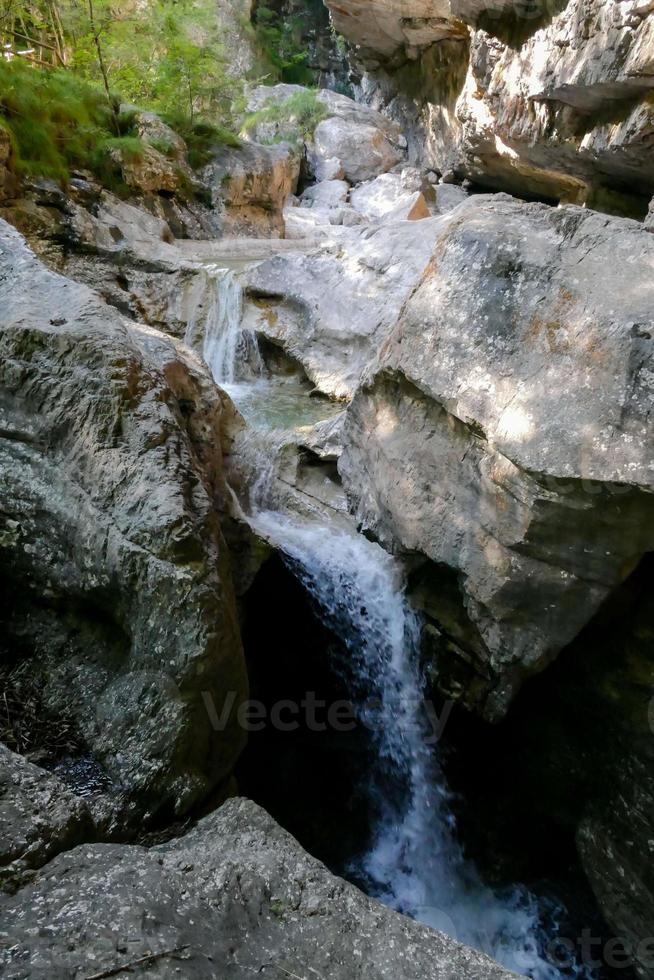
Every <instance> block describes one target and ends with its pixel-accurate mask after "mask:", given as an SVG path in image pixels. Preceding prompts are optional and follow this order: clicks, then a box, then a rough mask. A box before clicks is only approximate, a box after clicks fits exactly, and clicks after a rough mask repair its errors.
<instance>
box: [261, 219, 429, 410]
mask: <svg viewBox="0 0 654 980" xmlns="http://www.w3.org/2000/svg"><path fill="white" fill-rule="evenodd" d="M314 210H315V209H313V208H312V209H311V210H307V214H313V213H314ZM437 221H438V219H435V218H431V219H429V220H426V221H420V222H417V223H416V222H407V221H400V222H396V223H395V224H388V225H383V226H380V227H379V228H374V229H366V230H365V231H364V233H363V234H361V233H356V234H352V233H350V234H349V235H347V237H343V238H342V240H341V242H340V243H339V244H338V245H334V246H330V247H324V248H322V249H321V250H320V251H314V252H312V253H309V254H305V255H303V254H297V253H296V254H292V253H288V254H284V255H278V256H275V257H274V258H272V259H270V260H269V261H267V262H263V263H261V265H259V266H257V267H256V268H254V269H252V270H251V271H250V272H249V273H248V277H247V285H248V292H249V295H250V297H251V300H253V301H250V302H249V303H248V304H247V305H246V310H245V316H244V323H245V325H246V326H247V327H248V328H250V329H253V330H255V331H258V332H260V333H262V334H263V335H264V336H266V337H268V338H269V339H271V340H272V341H273V342H274V343H276V344H281V345H282V346H283V347H284V349H285V350H286V351H287V352H288V353H289V354H291V356H292V357H294V358H295V359H296V360H298V361H299V362H300V363H301V364H302V366H303V368H304V370H305V371H306V373H307V375H308V377H309V378H310V379H311V381H313V383H314V384H315V385H316V386H317V387H318V388H320V390H321V391H324V392H325V393H328V394H332V395H335V396H336V397H349V396H351V395H352V394H353V393H354V391H355V390H356V388H357V386H358V384H359V381H360V378H361V375H362V373H363V371H364V369H365V367H366V365H367V364H368V363H369V362H370V361H371V359H372V358H373V357H374V356H375V355H376V352H377V350H378V348H379V346H380V345H381V344H382V342H383V340H384V338H385V336H386V334H387V333H388V332H389V330H390V329H391V328H392V327H393V326H394V324H395V322H396V320H397V317H398V316H399V313H400V310H401V308H402V305H403V304H404V302H405V301H406V300H407V299H408V297H409V295H410V294H411V291H412V290H413V289H414V287H415V286H416V284H417V282H418V281H419V279H420V276H421V275H422V273H423V271H424V269H425V266H426V265H427V262H428V261H429V258H430V256H431V252H432V248H433V243H434V240H435V239H436V237H437Z"/></svg>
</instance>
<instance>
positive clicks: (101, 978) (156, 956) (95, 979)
mask: <svg viewBox="0 0 654 980" xmlns="http://www.w3.org/2000/svg"><path fill="white" fill-rule="evenodd" d="M188 948H189V944H188V943H185V945H184V946H175V948H174V949H162V950H161V952H160V953H148V954H147V955H146V956H140V957H139V958H138V959H137V960H130V962H129V963H123V965H122V966H112V967H110V968H109V969H108V970H102V972H101V973H94V974H93V975H92V976H89V977H85V978H84V980H106V977H115V976H117V975H118V974H119V973H125V972H126V971H127V970H131V969H132V968H133V967H135V966H145V965H146V964H147V965H150V963H155V962H156V961H157V960H160V959H163V957H164V956H177V954H178V953H183V952H184V950H185V949H188Z"/></svg>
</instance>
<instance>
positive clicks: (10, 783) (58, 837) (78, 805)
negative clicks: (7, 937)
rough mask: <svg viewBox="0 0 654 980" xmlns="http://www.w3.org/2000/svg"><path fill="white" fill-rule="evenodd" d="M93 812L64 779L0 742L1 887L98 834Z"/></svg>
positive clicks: (10, 883)
mask: <svg viewBox="0 0 654 980" xmlns="http://www.w3.org/2000/svg"><path fill="white" fill-rule="evenodd" d="M93 830H94V828H93V821H92V819H91V814H90V812H89V810H88V808H87V806H86V804H85V803H84V801H83V800H82V799H80V798H79V797H78V796H76V795H75V794H74V793H73V792H72V791H71V790H70V789H69V788H68V787H67V786H66V785H65V784H64V783H63V782H62V781H61V780H60V779H57V777H56V776H53V775H51V774H50V773H48V772H46V771H45V770H44V769H40V768H39V767H38V766H35V765H33V764H32V763H31V762H28V761H27V759H24V758H23V757H22V756H20V755H18V754H17V753H15V752H11V751H10V750H9V749H8V748H7V747H6V746H5V745H2V744H0V888H2V886H3V885H4V886H11V885H12V884H13V883H14V881H17V880H19V876H20V874H21V873H22V872H24V871H25V870H27V869H29V868H37V867H41V866H42V865H44V864H45V863H46V861H49V860H50V859H51V858H53V857H54V856H55V855H56V854H59V853H60V852H61V851H65V850H68V849H69V848H71V847H75V846H76V845H77V844H80V843H81V842H82V841H84V840H89V839H92V837H93Z"/></svg>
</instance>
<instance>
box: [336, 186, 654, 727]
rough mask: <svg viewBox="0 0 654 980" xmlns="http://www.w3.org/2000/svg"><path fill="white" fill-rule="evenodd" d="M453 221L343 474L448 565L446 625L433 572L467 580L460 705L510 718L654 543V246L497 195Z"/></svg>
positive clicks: (356, 498) (608, 226) (376, 383)
mask: <svg viewBox="0 0 654 980" xmlns="http://www.w3.org/2000/svg"><path fill="white" fill-rule="evenodd" d="M448 217H449V220H447V219H446V220H445V222H444V223H442V224H440V225H438V234H437V238H436V242H435V247H434V250H433V254H432V259H431V262H430V264H429V265H428V267H427V270H426V272H425V273H424V275H423V277H422V280H421V282H420V284H419V285H418V287H417V288H416V289H415V290H414V292H413V293H412V295H411V297H410V299H409V300H408V302H407V304H406V305H405V307H404V309H403V312H402V316H401V318H400V320H399V323H398V325H397V327H396V328H395V330H394V331H393V333H392V334H391V336H390V337H389V339H388V341H387V342H386V343H385V344H384V346H383V347H382V350H381V354H380V357H379V361H378V362H377V364H376V365H375V366H374V368H373V369H371V370H370V372H369V374H368V376H367V378H366V380H365V382H364V384H363V386H362V387H361V388H360V389H359V391H358V392H357V394H356V396H355V398H354V401H353V403H352V406H351V407H350V409H349V411H348V414H347V418H346V424H345V431H344V445H345V452H344V455H343V457H342V458H341V462H340V467H339V468H340V472H341V474H342V476H343V479H344V483H345V486H346V488H347V489H348V492H349V493H350V495H351V498H352V501H353V503H354V504H355V506H356V510H357V514H358V517H359V519H360V520H361V521H362V522H363V524H364V526H365V527H367V528H368V529H369V530H371V531H372V532H374V533H375V534H376V535H378V536H379V537H380V538H381V540H382V541H385V542H387V543H388V545H389V546H392V547H401V548H403V549H405V550H406V551H407V552H410V553H418V554H422V555H424V556H427V557H428V558H429V559H430V560H431V561H432V562H434V563H435V565H436V570H435V579H434V583H433V585H432V587H431V588H430V589H429V590H428V592H429V597H428V599H427V600H426V602H427V605H428V610H429V612H430V615H433V617H434V618H435V619H436V620H437V621H438V618H439V614H438V606H439V595H438V592H439V585H438V571H437V569H438V568H439V567H440V568H442V569H451V570H453V571H454V572H456V575H457V581H458V588H459V589H460V601H461V610H460V613H459V617H458V621H459V624H463V623H465V622H466V621H467V623H468V626H467V627H465V628H463V627H462V626H461V625H460V626H459V627H458V629H459V633H458V635H454V636H453V635H451V633H450V636H449V638H450V640H452V641H454V649H455V650H456V649H457V644H458V651H459V655H460V656H461V657H462V658H463V659H464V661H467V662H468V664H472V666H473V669H474V670H475V671H476V672H477V673H478V676H479V678H480V679H481V690H480V688H479V685H475V684H472V683H471V684H470V685H469V687H468V689H467V691H466V693H464V697H465V698H468V699H469V700H470V701H472V702H473V703H474V702H475V701H477V703H478V704H479V702H481V704H482V705H483V710H484V711H485V713H486V714H487V715H488V716H489V717H498V716H500V715H501V714H502V713H503V712H504V711H505V710H506V707H507V705H508V704H509V702H510V700H511V698H512V696H513V695H514V693H515V691H516V690H517V688H518V686H519V684H520V681H521V678H522V677H523V676H524V675H525V674H527V673H530V672H533V671H534V670H537V669H539V668H540V667H542V666H543V665H544V664H546V663H547V662H548V661H549V660H550V659H551V658H552V657H553V656H554V655H555V654H556V653H557V652H558V650H560V649H561V647H562V646H564V645H565V644H566V643H568V642H569V641H570V640H571V639H573V637H574V636H575V635H576V634H577V633H578V632H579V630H580V629H581V627H582V626H583V625H584V624H585V623H586V622H587V621H588V619H589V618H590V617H591V616H592V614H593V613H594V612H595V610H596V609H597V608H598V606H599V604H600V602H601V601H602V600H603V599H604V598H605V597H606V596H607V594H608V593H609V592H610V591H611V590H612V589H613V588H614V587H615V586H616V585H618V584H619V583H620V582H621V581H622V580H623V579H624V577H625V576H626V575H627V574H628V573H629V571H631V570H632V569H633V567H634V566H635V564H636V563H637V561H638V559H639V558H640V556H641V555H642V554H643V553H644V552H646V551H648V550H651V549H652V547H653V546H654V538H653V537H652V518H653V515H654V512H653V509H652V508H653V506H654V497H653V496H652V493H651V490H652V484H653V480H654V459H653V458H652V444H651V440H649V438H648V435H647V432H648V425H649V422H648V415H649V413H650V411H651V402H652V377H653V376H654V375H653V373H652V367H653V362H652V346H651V337H652V334H653V333H654V322H653V321H652V309H653V308H654V293H653V292H652V289H653V287H652V282H653V281H654V280H653V279H652V268H653V267H654V246H652V241H651V237H650V236H649V235H648V234H646V233H644V232H643V230H642V226H640V225H639V224H637V223H636V222H631V221H626V220H621V219H607V218H605V217H603V216H601V215H597V214H595V213H593V212H590V211H585V210H582V209H574V208H565V209H559V210H554V209H551V208H547V207H545V206H542V205H524V204H520V203H519V202H516V201H514V200H511V199H509V198H505V197H501V196H500V197H495V198H483V197H482V198H473V199H471V200H470V201H469V202H467V203H466V204H464V205H462V206H460V207H459V208H458V209H456V210H455V211H453V212H451V214H450V216H448ZM441 588H442V586H441ZM449 618H450V617H449V615H448V613H447V610H446V609H443V620H444V622H445V623H447V622H448V621H449ZM446 633H447V627H446Z"/></svg>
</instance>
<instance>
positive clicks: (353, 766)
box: [237, 555, 653, 980]
mask: <svg viewBox="0 0 654 980" xmlns="http://www.w3.org/2000/svg"><path fill="white" fill-rule="evenodd" d="M652 557H653V556H649V558H647V559H646V560H645V561H643V562H642V563H641V565H640V566H639V568H638V569H637V570H636V572H634V573H633V575H632V576H631V577H630V578H629V579H628V581H627V583H626V584H625V586H624V587H622V588H621V589H619V590H618V591H617V592H616V594H615V595H614V596H613V597H612V598H611V600H610V601H608V602H607V603H606V604H605V605H604V606H603V607H602V608H601V610H600V611H599V612H598V614H597V616H596V617H595V619H594V620H593V621H592V622H591V623H590V624H589V625H588V627H587V628H586V629H585V630H584V631H583V632H582V634H581V635H580V637H578V639H577V640H576V641H575V642H574V643H573V644H572V645H571V646H570V647H569V648H568V649H567V650H565V651H564V652H563V653H562V654H561V655H560V657H559V658H558V659H557V660H556V661H555V662H554V663H553V664H552V665H551V666H550V667H549V668H548V669H547V670H546V671H544V672H543V674H541V675H540V676H538V677H536V678H533V679H532V680H531V681H529V682H527V683H526V684H525V686H524V689H523V691H522V692H521V694H520V696H519V697H518V698H517V700H516V702H515V704H514V706H513V707H512V709H511V710H510V712H509V714H508V715H507V717H506V719H505V720H504V721H503V722H501V723H499V724H496V725H492V726H491V725H489V724H488V723H486V722H483V721H482V720H480V719H478V718H475V717H474V716H473V715H471V714H470V713H469V712H467V711H465V710H464V709H461V708H455V709H454V710H453V711H452V713H451V715H450V716H449V718H448V721H447V724H446V726H445V728H444V731H443V735H442V738H441V741H440V743H439V745H438V749H437V751H438V754H439V757H440V759H441V762H442V764H443V768H444V771H445V775H446V777H447V780H448V782H449V785H450V788H451V790H452V794H453V798H452V807H453V810H454V814H455V818H456V821H457V827H458V832H459V837H460V839H461V842H462V845H463V847H464V850H465V852H466V854H467V855H468V856H469V857H470V858H471V859H472V860H473V861H474V862H475V864H476V865H477V867H479V869H480V871H481V873H482V876H483V877H484V879H485V880H486V881H487V882H488V884H490V885H491V886H492V887H496V888H498V889H502V888H505V887H507V886H509V885H510V884H512V883H516V882H520V883H522V884H524V885H526V886H527V887H528V888H529V889H530V890H531V891H532V892H533V893H534V894H535V895H538V896H539V897H541V898H542V899H543V900H544V901H545V904H546V905H547V903H548V902H549V903H551V907H552V909H553V910H554V909H555V908H557V906H558V903H559V902H560V903H563V904H564V905H565V907H566V909H567V914H566V916H565V917H564V918H563V920H561V921H560V922H559V931H560V934H561V935H564V936H566V937H567V936H571V937H574V939H573V941H574V942H575V943H576V942H577V938H578V937H582V936H583V935H584V934H586V933H588V934H592V936H593V937H599V938H600V939H601V942H602V943H603V944H604V943H606V942H609V941H610V940H611V939H612V938H613V935H614V933H613V932H612V931H611V929H610V928H609V927H608V926H607V924H606V923H605V921H604V920H603V918H602V916H601V914H600V912H599V910H598V906H597V902H596V900H595V897H594V895H593V892H592V890H591V887H590V885H589V882H588V880H587V878H586V875H585V873H584V870H583V867H582V863H581V861H580V858H579V854H578V851H577V847H576V830H577V826H578V823H579V820H580V818H581V816H582V814H583V812H584V808H585V807H586V806H587V805H588V804H589V803H590V801H592V800H593V799H596V798H597V797H598V796H599V797H602V795H603V796H604V798H606V794H607V790H608V791H609V794H610V770H611V765H613V764H614V762H615V760H614V756H615V755H616V752H615V751H614V752H613V753H611V752H610V751H609V746H610V745H611V744H613V745H614V746H615V744H616V740H617V741H618V742H619V741H620V738H619V733H618V731H617V727H619V724H618V722H617V721H616V720H615V718H611V717H609V716H608V715H607V711H606V706H605V705H604V704H603V703H602V693H601V688H602V684H603V683H604V681H603V680H602V681H601V682H599V683H598V684H597V685H592V684H589V683H588V675H589V671H594V672H595V673H596V674H597V671H598V670H599V671H600V673H602V674H603V677H604V675H605V674H606V673H607V672H608V673H609V674H610V673H611V671H614V670H615V669H616V667H618V668H619V663H618V661H619V657H618V656H617V654H616V650H617V649H618V648H617V646H616V639H617V638H618V637H621V636H624V634H625V633H626V632H628V631H629V630H630V629H631V626H630V624H633V623H636V624H638V623H639V622H640V619H642V606H643V603H644V602H645V600H646V595H647V589H648V583H650V582H651V573H652V566H653V561H652ZM243 612H244V629H243V636H244V644H245V650H246V657H247V661H248V668H249V672H250V680H251V697H252V698H253V699H254V700H256V701H260V702H261V703H262V705H263V706H264V712H263V714H264V715H265V718H266V722H265V724H264V725H262V726H261V730H260V731H256V732H251V733H250V735H249V744H248V747H247V749H246V751H245V753H244V755H243V757H242V759H241V761H240V764H239V767H238V771H237V778H238V781H239V788H240V791H241V792H242V793H244V794H245V795H247V796H250V797H251V798H253V799H255V800H256V801H257V802H258V803H260V804H261V805H262V806H264V807H265V808H266V809H267V810H268V811H269V812H270V813H271V814H272V815H273V816H274V817H275V819H277V820H278V821H279V822H280V823H281V824H282V826H284V827H285V828H286V829H287V830H289V831H290V832H291V833H292V834H293V835H294V836H295V837H296V838H297V839H298V840H299V841H300V843H301V844H302V845H303V846H304V847H305V848H306V849H307V850H308V851H309V852H310V853H312V854H314V855H315V856H316V857H318V858H320V859H321V860H323V861H324V862H325V863H326V864H327V865H328V866H329V867H330V868H332V869H333V870H335V871H336V872H340V873H342V874H343V873H344V874H345V875H346V876H347V873H348V867H349V865H350V863H351V861H352V859H353V858H355V857H356V856H357V855H358V854H360V853H361V852H362V851H363V850H364V849H365V847H366V845H367V844H368V843H369V841H370V834H371V827H372V826H373V824H374V814H373V813H371V812H370V803H369V801H368V799H367V798H366V793H365V790H364V785H363V782H364V779H365V773H366V769H367V767H368V766H369V764H370V751H371V747H370V740H369V736H368V733H367V732H366V731H365V730H364V729H362V728H355V729H354V730H353V731H347V732H339V731H336V730H334V729H333V728H332V727H331V726H330V725H328V724H323V722H324V721H325V719H326V708H325V707H324V706H329V705H330V704H333V703H334V702H344V701H347V699H348V695H349V692H348V688H347V683H346V681H345V680H344V679H343V678H342V677H341V676H339V673H338V670H337V665H338V663H339V661H340V660H341V658H343V657H344V656H346V653H345V651H344V649H343V646H342V644H341V643H340V641H339V639H338V638H337V637H336V636H335V635H334V634H333V633H331V632H330V631H329V630H328V629H327V628H325V627H324V626H323V625H322V623H321V622H320V619H319V618H318V615H317V612H316V610H315V608H314V606H313V603H312V601H311V600H310V598H309V597H308V595H307V593H306V592H305V590H304V588H303V587H302V585H301V584H300V583H299V582H298V581H297V580H296V578H295V577H294V575H293V573H292V571H291V570H289V568H287V566H286V565H285V564H284V562H283V561H282V559H281V558H280V557H279V556H278V555H273V556H272V557H271V558H270V559H269V560H268V562H267V563H266V564H265V565H264V566H263V568H262V570H261V571H260V573H259V575H258V577H257V579H256V580H255V582H254V584H253V586H252V588H251V589H250V591H249V593H248V594H247V596H246V597H245V600H244V610H243ZM639 629H640V633H639ZM632 632H635V633H636V634H638V635H640V634H642V628H640V627H637V626H634V627H633V629H632ZM648 635H649V634H648ZM641 639H642V637H641ZM639 642H640V641H639ZM307 698H309V700H311V699H313V703H314V706H315V705H319V706H321V707H320V708H317V709H315V708H314V711H313V718H312V717H311V712H310V711H309V712H307V710H306V707H305V706H306V702H307ZM280 703H285V704H286V703H288V704H293V705H295V706H297V713H292V712H287V714H286V717H285V721H286V722H291V723H292V724H291V725H288V724H286V725H284V726H283V727H284V728H286V729H287V730H280V728H279V726H276V725H275V724H274V723H271V712H272V710H273V708H274V706H275V705H276V704H277V705H279V704H280ZM436 709H437V711H438V712H439V714H440V710H441V709H442V706H439V705H436ZM316 721H317V724H315V723H314V722H316ZM616 726H617V727H616ZM618 754H619V753H618ZM599 759H604V764H602V765H600V764H599V762H598V760H599ZM554 914H556V915H557V916H558V915H559V913H558V911H557V912H556V913H554V911H553V915H554ZM593 976H594V977H611V976H621V977H623V978H625V980H629V978H631V977H632V976H634V974H633V973H632V971H631V969H630V968H623V969H620V970H611V969H610V968H609V967H607V966H605V965H604V966H601V967H598V968H597V969H596V970H595V972H594V974H593Z"/></svg>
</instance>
